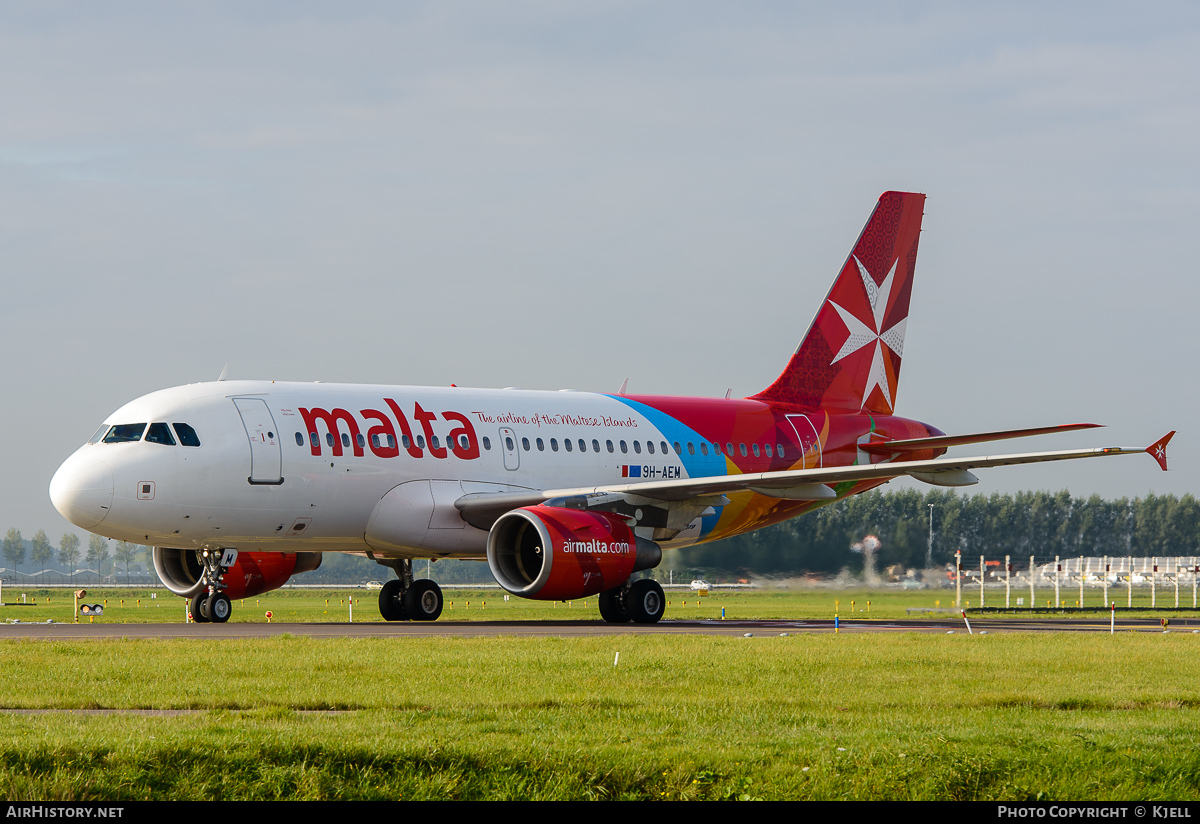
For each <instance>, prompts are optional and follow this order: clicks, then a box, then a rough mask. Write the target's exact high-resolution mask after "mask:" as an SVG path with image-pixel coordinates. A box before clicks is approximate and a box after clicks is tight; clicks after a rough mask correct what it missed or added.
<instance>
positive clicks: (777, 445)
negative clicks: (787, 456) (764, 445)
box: [775, 443, 783, 458]
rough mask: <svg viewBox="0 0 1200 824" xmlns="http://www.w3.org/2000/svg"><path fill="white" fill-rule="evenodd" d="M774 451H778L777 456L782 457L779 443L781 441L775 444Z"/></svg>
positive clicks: (781, 445) (781, 447) (781, 448)
mask: <svg viewBox="0 0 1200 824" xmlns="http://www.w3.org/2000/svg"><path fill="white" fill-rule="evenodd" d="M775 451H776V452H777V453H779V457H781V458H782V457H783V444H781V443H777V444H775Z"/></svg>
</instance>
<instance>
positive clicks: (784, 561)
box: [664, 490, 1200, 576]
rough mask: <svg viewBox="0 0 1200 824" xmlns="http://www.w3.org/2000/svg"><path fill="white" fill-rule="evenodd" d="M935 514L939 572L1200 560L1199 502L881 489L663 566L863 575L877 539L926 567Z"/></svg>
mask: <svg viewBox="0 0 1200 824" xmlns="http://www.w3.org/2000/svg"><path fill="white" fill-rule="evenodd" d="M930 507H932V510H931V509H930ZM931 511H932V525H933V541H932V553H931V554H932V565H933V566H942V565H944V564H948V563H952V562H953V561H954V553H955V552H957V551H961V552H962V553H963V555H964V556H970V557H972V558H977V557H978V556H980V555H986V556H987V557H988V558H1000V559H1002V558H1003V557H1004V556H1005V555H1011V556H1012V558H1013V562H1014V563H1020V564H1022V565H1023V564H1026V563H1028V559H1029V556H1031V555H1033V556H1037V557H1038V559H1039V560H1038V563H1043V562H1045V561H1047V560H1050V559H1052V558H1053V557H1054V556H1055V555H1059V556H1063V557H1074V556H1079V555H1086V556H1099V555H1108V556H1114V557H1116V556H1126V555H1133V556H1138V557H1143V556H1167V555H1197V554H1200V549H1197V542H1198V541H1200V502H1198V501H1197V500H1196V499H1195V498H1194V497H1193V496H1191V495H1184V496H1182V497H1178V498H1177V497H1175V496H1174V495H1147V496H1146V497H1144V498H1132V499H1130V498H1118V499H1116V500H1105V499H1103V498H1101V497H1100V496H1098V495H1093V496H1091V497H1088V498H1076V497H1072V496H1071V495H1070V493H1068V492H1058V493H1051V492H1018V493H1015V494H1000V493H994V494H992V495H959V494H955V493H954V492H953V491H949V490H933V491H930V492H927V493H925V494H923V495H922V494H921V493H920V492H917V491H916V490H896V491H888V492H881V491H878V490H876V491H872V492H868V493H865V494H862V495H856V496H854V497H852V498H846V499H845V500H841V501H838V502H837V503H834V504H831V505H829V506H825V507H822V508H820V509H818V510H817V511H815V512H811V513H809V514H807V515H804V516H802V517H800V518H795V519H793V520H791V521H787V522H785V523H782V524H778V525H776V526H773V527H769V528H767V529H762V530H759V531H757V532H751V533H748V534H746V535H739V536H736V537H733V538H729V539H727V540H724V541H718V542H716V543H712V544H701V545H700V546H696V547H692V548H689V549H684V550H681V551H680V552H678V553H668V555H667V558H664V565H666V564H668V563H670V564H671V565H672V566H673V567H674V568H675V569H678V570H680V571H687V570H703V571H705V572H708V573H710V574H727V575H741V576H745V575H747V574H751V575H771V576H787V575H797V574H802V573H810V572H814V573H821V574H830V573H836V572H839V571H840V570H842V569H846V568H849V569H850V570H851V571H859V570H861V569H862V564H863V556H862V554H860V553H857V552H855V551H854V550H853V549H852V548H851V547H852V546H853V545H854V544H855V543H858V542H860V541H862V539H863V538H864V537H865V536H867V535H874V536H876V537H877V538H878V539H879V541H880V543H881V546H880V548H879V550H878V552H877V554H876V559H877V560H876V562H877V564H878V565H879V567H881V568H882V567H886V566H889V565H892V564H901V565H903V566H904V567H906V568H910V569H911V568H918V569H920V568H924V567H925V566H926V565H927V562H926V554H927V553H928V552H929V550H930V538H929V535H930V515H931ZM672 555H674V556H675V557H674V558H671V556H672Z"/></svg>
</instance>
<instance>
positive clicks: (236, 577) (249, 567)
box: [153, 546, 321, 600]
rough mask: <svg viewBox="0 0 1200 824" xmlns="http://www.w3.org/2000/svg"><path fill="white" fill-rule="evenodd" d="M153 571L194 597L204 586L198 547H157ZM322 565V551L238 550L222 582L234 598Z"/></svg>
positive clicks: (169, 586) (177, 590)
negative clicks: (235, 559) (196, 548)
mask: <svg viewBox="0 0 1200 824" xmlns="http://www.w3.org/2000/svg"><path fill="white" fill-rule="evenodd" d="M153 554H154V571H155V572H157V573H158V578H159V580H160V581H162V582H163V585H164V586H166V588H167V589H169V590H171V592H173V593H175V594H176V595H182V596H183V597H184V598H191V597H192V596H193V595H195V594H196V593H198V592H200V590H201V589H203V583H202V579H203V573H204V564H203V563H201V561H200V558H199V555H198V551H197V550H195V549H172V548H170V547H161V546H156V547H154V552H153ZM319 566H321V553H319V552H289V553H284V552H239V553H238V556H237V561H236V562H235V563H234V565H233V566H231V567H230V568H229V571H228V572H226V573H225V577H224V578H223V579H222V582H223V583H224V584H225V594H226V595H228V596H229V597H230V598H231V599H234V600H236V599H238V598H249V597H252V596H254V595H259V594H261V593H264V592H270V591H271V590H273V589H279V588H280V587H281V586H283V585H284V584H286V583H287V581H288V579H289V578H291V577H292V576H293V575H298V574H300V573H301V572H311V571H313V570H314V569H316V568H317V567H319Z"/></svg>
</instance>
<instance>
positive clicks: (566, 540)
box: [487, 506, 662, 601]
mask: <svg viewBox="0 0 1200 824" xmlns="http://www.w3.org/2000/svg"><path fill="white" fill-rule="evenodd" d="M487 559H488V566H489V567H491V569H492V575H494V576H495V577H496V581H497V582H499V584H500V586H502V587H504V588H505V589H506V590H508V591H509V592H511V593H512V594H513V595H520V596H521V597H522V598H533V599H536V600H539V601H567V600H571V599H573V598H583V597H585V596H587V595H594V594H596V593H597V592H603V591H605V590H609V589H613V588H614V587H618V586H620V585H621V584H623V583H625V581H626V580H628V579H629V576H630V575H632V574H633V573H635V572H637V571H638V570H642V569H650V568H652V567H656V566H658V564H659V562H660V561H661V560H662V549H661V548H660V547H659V546H658V544H656V543H654V542H653V541H647V540H646V539H644V538H638V537H637V536H635V535H634V534H633V529H632V528H630V527H629V525H628V524H626V523H625V520H624V519H623V518H621V517H619V516H617V515H613V514H611V513H608V512H589V511H586V510H579V509H563V508H559V507H551V506H527V507H524V508H522V509H514V510H513V511H512V512H507V513H505V514H504V515H502V516H500V519H499V520H497V521H496V523H495V524H494V525H493V526H492V529H491V532H489V533H488V546H487Z"/></svg>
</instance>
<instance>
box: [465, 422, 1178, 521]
mask: <svg viewBox="0 0 1200 824" xmlns="http://www.w3.org/2000/svg"><path fill="white" fill-rule="evenodd" d="M1174 434H1175V433H1174V432H1173V431H1172V432H1169V433H1167V434H1166V435H1165V436H1163V437H1162V438H1160V439H1159V440H1158V441H1156V442H1154V443H1153V444H1151V445H1150V446H1148V447H1145V448H1129V447H1119V446H1108V447H1097V448H1093V449H1068V450H1062V451H1057V452H1024V453H1017V454H1011V455H986V456H979V457H973V458H951V459H946V458H937V459H935V460H931V461H897V462H890V461H889V462H883V463H874V464H863V465H859V466H835V467H819V468H814V469H794V470H789V471H784V472H755V473H748V474H743V475H714V476H708V477H701V478H681V479H679V480H664V481H647V482H643V483H623V484H612V485H606V486H589V487H578V488H575V489H546V490H541V491H531V492H519V493H499V494H489V493H483V494H477V495H464V496H463V497H462V498H459V499H458V500H457V501H456V502H455V504H454V505H455V507H457V508H458V510H459V512H461V513H462V516H463V518H464V519H465V520H466V521H467V522H468V523H470V524H472V525H473V526H478V527H480V528H481V529H487V528H489V527H490V525H491V523H493V522H494V521H495V520H496V519H497V518H499V517H500V516H501V515H503V514H504V513H505V512H508V511H510V510H512V509H517V508H519V507H522V506H534V505H537V504H543V503H546V502H548V501H553V500H555V499H560V498H580V497H583V496H597V495H599V496H610V495H611V496H636V497H638V498H646V499H649V500H651V501H662V502H664V503H669V502H676V501H689V500H693V499H700V498H707V497H714V498H715V497H719V496H722V495H724V494H726V493H729V492H741V491H745V490H750V491H754V492H757V493H759V494H762V495H768V496H770V497H778V498H786V499H793V500H822V499H831V498H834V497H836V493H835V492H834V491H833V490H832V489H830V488H829V487H830V485H835V484H840V483H846V482H857V481H870V480H889V479H891V478H899V477H903V476H909V477H913V478H916V479H918V480H921V481H925V482H926V483H931V484H935V485H939V486H965V485H968V484H972V483H975V482H976V478H975V476H974V475H972V474H971V472H970V470H972V469H986V468H989V467H993V466H1016V465H1018V464H1031V463H1044V462H1047V461H1071V460H1077V459H1080V458H1101V457H1107V456H1110V455H1138V454H1141V453H1143V452H1145V453H1149V454H1150V455H1151V456H1152V457H1154V459H1155V460H1156V461H1158V463H1159V466H1161V467H1162V469H1163V471H1166V469H1167V443H1168V442H1170V440H1171V437H1172V436H1173V435H1174Z"/></svg>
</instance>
